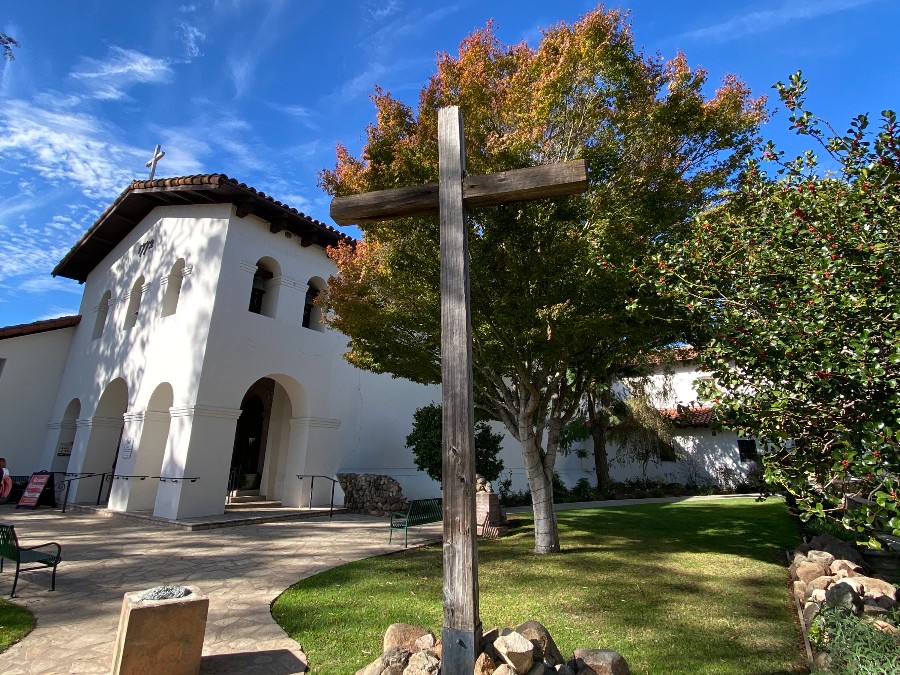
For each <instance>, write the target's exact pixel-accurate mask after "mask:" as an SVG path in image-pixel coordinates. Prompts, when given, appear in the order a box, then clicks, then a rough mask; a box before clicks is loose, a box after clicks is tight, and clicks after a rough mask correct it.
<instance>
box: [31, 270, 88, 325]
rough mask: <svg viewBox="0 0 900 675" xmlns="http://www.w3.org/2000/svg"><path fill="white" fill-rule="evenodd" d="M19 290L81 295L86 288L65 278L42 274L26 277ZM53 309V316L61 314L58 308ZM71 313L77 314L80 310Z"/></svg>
mask: <svg viewBox="0 0 900 675" xmlns="http://www.w3.org/2000/svg"><path fill="white" fill-rule="evenodd" d="M19 290H20V291H24V292H25V293H72V294H74V295H81V292H82V291H83V290H84V289H83V288H81V287H79V286H76V285H75V284H73V283H72V282H71V281H67V280H65V279H61V278H56V277H51V276H41V277H32V278H30V279H26V280H25V281H23V282H22V283H21V284H19ZM53 311H54V314H52V316H59V313H58V312H57V310H53ZM69 313H70V314H77V313H78V312H77V311H76V312H69Z"/></svg>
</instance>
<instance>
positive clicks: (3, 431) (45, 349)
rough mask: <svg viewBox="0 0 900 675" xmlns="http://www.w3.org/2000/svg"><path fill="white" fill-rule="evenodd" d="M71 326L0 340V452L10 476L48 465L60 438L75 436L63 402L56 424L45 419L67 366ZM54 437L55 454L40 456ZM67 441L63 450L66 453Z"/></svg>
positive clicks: (28, 472) (49, 466) (49, 465)
mask: <svg viewBox="0 0 900 675" xmlns="http://www.w3.org/2000/svg"><path fill="white" fill-rule="evenodd" d="M75 330H76V329H75V328H74V327H73V328H61V329H58V330H52V331H46V332H43V333H36V334H32V335H22V336H19V337H13V338H7V339H5V340H0V439H2V440H0V456H2V457H5V458H6V461H7V467H8V468H9V471H10V473H11V474H12V475H26V474H30V473H32V472H35V471H41V470H44V469H52V466H53V458H55V457H56V455H57V453H58V452H59V447H58V446H59V443H60V442H62V443H67V442H71V440H72V438H74V431H75V421H74V419H70V420H66V423H65V424H63V417H64V413H65V409H66V407H67V406H68V404H69V403H70V402H71V398H70V399H69V400H67V401H66V402H65V404H64V405H63V410H62V412H61V413H60V415H59V417H58V418H57V420H56V422H57V424H56V425H54V426H53V427H52V428H50V429H48V422H49V421H50V419H51V413H52V410H53V406H54V402H55V392H56V391H57V390H58V389H59V384H60V381H61V380H62V376H63V371H64V370H65V364H66V358H67V357H68V354H69V348H70V345H71V342H72V337H73V335H74V333H75ZM48 434H49V435H51V436H52V437H53V449H52V450H53V453H52V455H51V456H50V457H48V458H47V461H46V463H45V459H44V457H43V456H42V455H43V453H42V451H43V447H44V439H45V437H46V436H47V435H48ZM69 451H70V446H65V447H64V448H63V449H62V452H69Z"/></svg>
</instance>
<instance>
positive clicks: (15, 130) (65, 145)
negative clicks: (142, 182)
mask: <svg viewBox="0 0 900 675" xmlns="http://www.w3.org/2000/svg"><path fill="white" fill-rule="evenodd" d="M114 137H115V132H114V130H113V129H111V128H109V126H108V125H106V124H105V123H103V122H101V121H100V120H98V119H97V118H95V117H93V116H92V115H88V114H84V113H75V112H58V111H54V110H46V109H43V108H40V107H38V106H35V105H32V104H29V103H27V102H25V101H20V100H13V101H8V102H6V103H5V104H4V105H3V106H2V107H0V157H6V158H8V159H10V160H12V162H13V163H17V164H19V165H21V166H22V167H24V168H27V169H32V170H33V171H36V172H37V173H39V174H40V175H41V176H42V177H43V178H45V179H47V180H49V181H51V182H53V183H59V182H61V183H68V184H74V185H76V186H78V188H79V189H80V190H81V191H82V192H83V193H84V194H85V195H86V196H88V197H91V198H109V197H110V196H113V195H116V194H118V193H119V192H120V191H121V190H122V186H123V185H125V184H127V183H128V182H129V181H130V180H132V178H134V177H135V169H136V168H137V167H140V166H142V165H143V161H142V159H141V158H142V157H143V155H144V154H145V153H144V151H141V150H138V149H136V148H133V147H131V146H128V145H127V144H124V143H120V142H118V141H115V140H113V139H114Z"/></svg>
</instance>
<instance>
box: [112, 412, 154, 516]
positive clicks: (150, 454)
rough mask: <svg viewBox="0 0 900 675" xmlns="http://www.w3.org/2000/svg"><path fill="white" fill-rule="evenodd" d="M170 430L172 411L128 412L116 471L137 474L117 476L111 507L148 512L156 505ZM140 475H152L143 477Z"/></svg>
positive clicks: (124, 473) (121, 473)
mask: <svg viewBox="0 0 900 675" xmlns="http://www.w3.org/2000/svg"><path fill="white" fill-rule="evenodd" d="M168 433H169V413H166V412H158V411H153V410H147V411H142V412H136V413H125V428H124V430H123V431H122V443H121V446H120V449H119V460H118V462H117V463H116V474H117V475H118V476H134V477H133V478H128V479H125V478H117V479H113V483H112V490H111V491H110V495H109V508H110V510H112V511H148V510H151V509H152V508H153V505H154V503H155V501H156V492H157V488H158V487H159V480H158V479H157V478H156V476H159V475H160V473H159V470H160V466H161V464H162V460H163V453H164V451H165V447H166V437H167V436H168ZM137 476H150V477H148V478H144V479H141V478H137Z"/></svg>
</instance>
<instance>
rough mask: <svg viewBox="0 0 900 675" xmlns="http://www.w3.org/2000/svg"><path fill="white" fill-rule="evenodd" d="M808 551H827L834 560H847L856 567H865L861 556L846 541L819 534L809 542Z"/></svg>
mask: <svg viewBox="0 0 900 675" xmlns="http://www.w3.org/2000/svg"><path fill="white" fill-rule="evenodd" d="M809 546H810V550H815V551H827V552H828V553H830V554H831V555H833V556H834V557H835V559H840V560H849V561H850V562H854V563H856V564H857V565H861V566H865V562H864V561H863V557H862V554H861V553H860V552H859V551H857V550H856V549H855V548H854V547H853V546H852V545H850V544H848V543H847V542H846V541H841V540H840V539H838V538H837V537H835V536H832V535H830V534H820V535H819V536H818V537H815V538H814V539H813V540H812V541H810V542H809Z"/></svg>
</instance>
